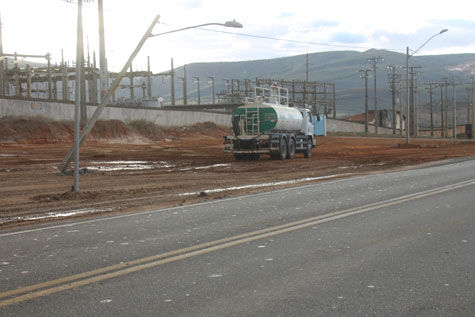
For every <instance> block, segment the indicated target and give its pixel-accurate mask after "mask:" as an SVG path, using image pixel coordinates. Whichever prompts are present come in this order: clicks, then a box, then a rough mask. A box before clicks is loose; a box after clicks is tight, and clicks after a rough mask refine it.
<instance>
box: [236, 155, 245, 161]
mask: <svg viewBox="0 0 475 317" xmlns="http://www.w3.org/2000/svg"><path fill="white" fill-rule="evenodd" d="M234 158H235V159H236V161H242V160H244V154H241V153H234Z"/></svg>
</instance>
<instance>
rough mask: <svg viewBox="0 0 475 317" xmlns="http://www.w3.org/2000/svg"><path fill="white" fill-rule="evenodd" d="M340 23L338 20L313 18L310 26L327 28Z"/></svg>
mask: <svg viewBox="0 0 475 317" xmlns="http://www.w3.org/2000/svg"><path fill="white" fill-rule="evenodd" d="M339 25H340V23H339V22H338V21H326V20H315V21H313V22H312V23H311V27H314V28H329V27H335V26H339Z"/></svg>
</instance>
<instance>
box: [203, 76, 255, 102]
mask: <svg viewBox="0 0 475 317" xmlns="http://www.w3.org/2000/svg"><path fill="white" fill-rule="evenodd" d="M208 79H210V80H209V81H208V84H212V85H213V91H212V92H213V105H214V104H215V100H214V77H208ZM246 84H247V82H246ZM246 90H247V86H246Z"/></svg>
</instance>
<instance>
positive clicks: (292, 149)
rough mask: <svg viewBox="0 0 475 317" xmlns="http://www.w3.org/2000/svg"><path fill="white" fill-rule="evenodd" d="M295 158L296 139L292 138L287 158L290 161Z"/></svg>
mask: <svg viewBox="0 0 475 317" xmlns="http://www.w3.org/2000/svg"><path fill="white" fill-rule="evenodd" d="M294 156H295V139H294V138H290V139H289V147H288V149H287V158H288V159H289V160H293V159H294Z"/></svg>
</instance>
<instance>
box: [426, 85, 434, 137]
mask: <svg viewBox="0 0 475 317" xmlns="http://www.w3.org/2000/svg"><path fill="white" fill-rule="evenodd" d="M434 85H436V84H435V83H429V87H427V90H428V91H429V105H430V136H431V137H434V112H433V108H432V86H434Z"/></svg>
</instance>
